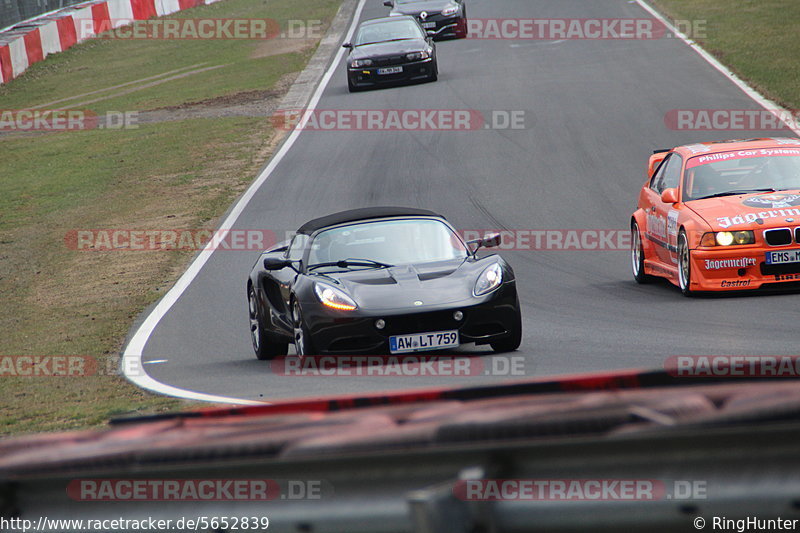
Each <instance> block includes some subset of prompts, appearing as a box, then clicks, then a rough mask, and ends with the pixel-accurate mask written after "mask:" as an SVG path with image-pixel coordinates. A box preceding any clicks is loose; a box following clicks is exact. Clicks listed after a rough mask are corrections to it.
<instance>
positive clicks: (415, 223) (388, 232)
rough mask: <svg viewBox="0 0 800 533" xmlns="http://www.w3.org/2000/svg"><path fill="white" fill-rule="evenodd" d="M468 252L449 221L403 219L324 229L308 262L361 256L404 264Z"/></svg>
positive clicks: (449, 257)
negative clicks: (445, 222) (448, 224)
mask: <svg viewBox="0 0 800 533" xmlns="http://www.w3.org/2000/svg"><path fill="white" fill-rule="evenodd" d="M467 254H468V251H467V249H466V247H465V246H464V243H463V241H462V240H461V239H460V238H459V237H458V235H456V234H455V233H454V232H453V231H452V230H451V229H450V228H449V227H448V226H447V225H446V224H444V223H442V222H440V221H438V220H431V219H402V220H391V221H376V222H364V223H360V224H352V225H348V226H343V227H337V228H333V229H329V230H325V231H322V232H320V233H319V234H317V236H316V237H315V238H314V240H313V241H312V243H311V251H310V253H309V258H308V264H309V265H315V264H319V263H330V262H336V261H344V260H347V259H350V260H354V259H358V260H361V261H363V260H368V261H378V262H380V263H386V264H390V265H402V264H409V263H431V262H436V261H448V260H452V259H464V258H466V257H467Z"/></svg>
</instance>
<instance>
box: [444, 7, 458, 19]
mask: <svg viewBox="0 0 800 533" xmlns="http://www.w3.org/2000/svg"><path fill="white" fill-rule="evenodd" d="M456 13H458V6H450V7H446V8H444V9H442V16H443V17H449V16H450V15H455V14H456Z"/></svg>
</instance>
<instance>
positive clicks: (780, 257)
mask: <svg viewBox="0 0 800 533" xmlns="http://www.w3.org/2000/svg"><path fill="white" fill-rule="evenodd" d="M781 263H800V249H793V250H781V251H780V252H767V264H768V265H778V264H781Z"/></svg>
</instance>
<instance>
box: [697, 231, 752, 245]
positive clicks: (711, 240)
mask: <svg viewBox="0 0 800 533" xmlns="http://www.w3.org/2000/svg"><path fill="white" fill-rule="evenodd" d="M755 242H756V235H755V233H753V231H752V230H742V231H719V232H716V233H714V232H709V233H706V234H704V235H703V238H702V239H700V246H738V245H742V244H753V243H755Z"/></svg>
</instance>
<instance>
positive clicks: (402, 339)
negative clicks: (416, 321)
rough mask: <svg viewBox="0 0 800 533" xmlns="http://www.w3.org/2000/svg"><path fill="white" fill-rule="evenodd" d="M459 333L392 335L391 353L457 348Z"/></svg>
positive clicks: (438, 332)
mask: <svg viewBox="0 0 800 533" xmlns="http://www.w3.org/2000/svg"><path fill="white" fill-rule="evenodd" d="M457 346H458V331H433V332H430V333H412V334H410V335H392V336H391V337H389V351H390V352H392V353H404V352H419V351H422V350H437V349H440V348H456V347H457Z"/></svg>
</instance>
